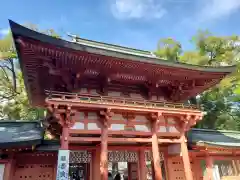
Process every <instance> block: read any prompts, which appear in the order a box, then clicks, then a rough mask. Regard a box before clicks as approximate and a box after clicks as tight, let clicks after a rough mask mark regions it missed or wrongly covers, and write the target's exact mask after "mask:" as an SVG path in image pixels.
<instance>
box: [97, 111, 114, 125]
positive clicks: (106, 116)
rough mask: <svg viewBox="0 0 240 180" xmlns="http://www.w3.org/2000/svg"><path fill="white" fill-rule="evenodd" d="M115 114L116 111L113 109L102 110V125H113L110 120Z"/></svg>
mask: <svg viewBox="0 0 240 180" xmlns="http://www.w3.org/2000/svg"><path fill="white" fill-rule="evenodd" d="M113 115H114V113H113V112H112V111H111V109H105V110H102V111H100V121H101V123H102V125H103V126H105V127H108V128H109V127H110V125H111V124H110V120H111V118H112V116H113Z"/></svg>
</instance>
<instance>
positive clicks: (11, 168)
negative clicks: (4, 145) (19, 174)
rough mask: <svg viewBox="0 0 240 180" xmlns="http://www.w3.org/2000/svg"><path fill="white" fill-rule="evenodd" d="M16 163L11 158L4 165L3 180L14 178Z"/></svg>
mask: <svg viewBox="0 0 240 180" xmlns="http://www.w3.org/2000/svg"><path fill="white" fill-rule="evenodd" d="M15 165H16V161H15V160H14V159H13V158H11V159H10V160H9V162H7V163H6V164H5V168H4V174H3V179H4V180H12V179H13V178H14V173H15Z"/></svg>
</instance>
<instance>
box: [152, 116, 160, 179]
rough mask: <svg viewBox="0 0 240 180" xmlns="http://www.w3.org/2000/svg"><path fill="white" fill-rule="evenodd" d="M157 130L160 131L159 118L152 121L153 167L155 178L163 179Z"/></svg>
mask: <svg viewBox="0 0 240 180" xmlns="http://www.w3.org/2000/svg"><path fill="white" fill-rule="evenodd" d="M157 131H158V126H157V120H153V122H152V153H153V167H154V172H155V180H162V169H161V165H160V154H159V148H158V137H157Z"/></svg>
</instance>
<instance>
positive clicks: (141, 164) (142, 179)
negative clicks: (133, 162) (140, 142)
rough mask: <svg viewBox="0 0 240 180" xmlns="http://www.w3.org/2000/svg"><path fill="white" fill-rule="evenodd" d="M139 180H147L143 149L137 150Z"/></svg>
mask: <svg viewBox="0 0 240 180" xmlns="http://www.w3.org/2000/svg"><path fill="white" fill-rule="evenodd" d="M138 167H139V168H138V171H139V173H138V174H139V180H146V179H147V166H146V161H145V151H144V149H140V150H139V166H138Z"/></svg>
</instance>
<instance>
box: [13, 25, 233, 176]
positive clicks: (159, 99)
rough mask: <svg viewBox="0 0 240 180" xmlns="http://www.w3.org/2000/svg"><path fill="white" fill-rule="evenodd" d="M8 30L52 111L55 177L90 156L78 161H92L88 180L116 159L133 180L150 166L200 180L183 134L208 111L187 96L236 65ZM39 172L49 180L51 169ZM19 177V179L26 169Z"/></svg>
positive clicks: (33, 98)
mask: <svg viewBox="0 0 240 180" xmlns="http://www.w3.org/2000/svg"><path fill="white" fill-rule="evenodd" d="M10 26H11V31H12V34H13V39H14V42H15V45H16V49H17V53H18V56H19V60H20V64H21V69H22V72H23V76H24V81H25V86H26V89H27V93H28V97H29V100H30V102H31V104H32V105H33V106H37V107H45V108H47V110H48V113H47V117H46V119H45V121H44V123H43V124H44V126H45V128H46V131H47V132H48V133H49V134H51V135H52V136H55V137H59V138H60V148H59V154H60V155H59V157H58V166H57V167H58V168H57V179H59V180H60V179H61V180H67V179H68V176H69V172H68V171H67V170H66V168H68V167H70V168H71V152H72V151H86V152H91V157H89V156H86V157H85V156H84V157H83V156H82V155H81V156H82V158H80V159H79V156H80V155H78V156H76V158H77V159H78V161H81V163H82V161H84V162H85V163H89V168H88V169H89V172H88V173H87V174H88V177H87V179H90V180H97V179H101V180H107V179H108V174H109V167H108V164H109V163H108V162H110V159H111V158H112V159H114V158H115V159H116V158H119V161H120V160H122V161H126V162H127V163H128V169H129V173H128V174H129V176H128V179H129V180H130V179H134V178H135V179H139V180H146V179H147V178H148V177H147V175H148V173H147V169H148V168H150V169H152V173H151V176H152V177H150V178H152V179H155V180H162V179H169V180H180V179H181V180H182V179H186V180H193V179H197V178H196V175H195V172H194V173H193V172H192V171H191V168H192V167H193V166H192V165H191V161H192V156H191V153H190V152H189V150H188V147H187V139H186V137H185V133H186V132H187V131H188V130H189V129H190V128H191V127H192V126H194V125H195V124H196V123H197V122H198V121H200V120H201V118H202V116H203V113H202V111H201V110H200V109H199V107H197V105H192V104H189V103H188V99H189V98H190V97H194V96H196V95H197V94H199V93H201V92H203V91H204V90H206V89H208V88H210V87H212V86H214V85H216V84H217V83H219V81H220V80H221V79H223V78H224V77H225V76H226V75H228V74H229V73H231V72H232V71H234V69H235V67H218V68H216V67H200V66H193V65H188V64H182V63H179V62H170V61H166V60H162V59H159V58H157V57H156V56H155V55H154V54H153V53H151V52H149V51H143V50H137V49H132V48H127V47H122V46H117V45H111V44H106V43H100V42H96V41H90V40H86V39H82V38H78V37H75V38H74V41H75V42H69V41H65V40H62V39H57V38H53V37H50V36H47V35H44V34H41V33H38V32H35V31H32V30H29V29H27V28H25V27H22V26H20V25H18V24H16V23H14V22H12V21H10ZM183 102H186V103H183ZM63 152H64V153H65V154H66V153H67V155H65V156H62V155H61V154H63ZM114 152H117V153H115V154H114ZM111 153H112V154H113V157H109V156H111ZM148 153H149V154H150V155H146V154H148ZM69 154H70V156H69ZM148 156H150V157H151V158H150V159H148V158H147V157H148ZM174 156H175V157H174ZM69 157H70V161H69ZM163 158H164V163H162V162H163ZM112 159H111V160H112ZM63 160H66V161H64V162H63ZM148 160H149V162H150V164H147V163H146V162H148ZM65 162H67V163H65ZM132 163H134V165H133V166H131V164H132ZM69 164H70V166H69ZM41 166H43V167H41ZM45 166H46V167H45ZM28 167H29V166H28ZM30 167H31V166H30ZM33 167H34V168H35V169H39V171H42V172H43V175H44V174H45V177H46V176H47V178H49V179H51V177H52V174H51V172H53V170H52V167H51V166H49V167H48V165H47V164H45V165H44V164H43V165H34V166H33ZM61 167H63V169H64V168H65V171H63V170H62V169H61ZM136 167H138V168H136ZM163 169H166V171H167V173H165V172H164V170H163ZM136 171H137V172H136ZM16 172H17V173H16V174H17V176H18V177H17V178H18V179H19V176H21V175H20V174H21V173H22V171H21V170H20V168H18V169H17V171H16ZM79 172H80V171H78V172H76V173H79ZM18 174H19V175H18ZM43 175H41V177H42V176H43ZM48 175H49V177H48ZM75 175H76V174H75ZM131 175H132V176H134V177H131ZM20 179H21V178H20ZM32 179H33V178H32ZM38 179H39V178H38ZM40 179H41V178H40ZM34 180H35V179H34Z"/></svg>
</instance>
